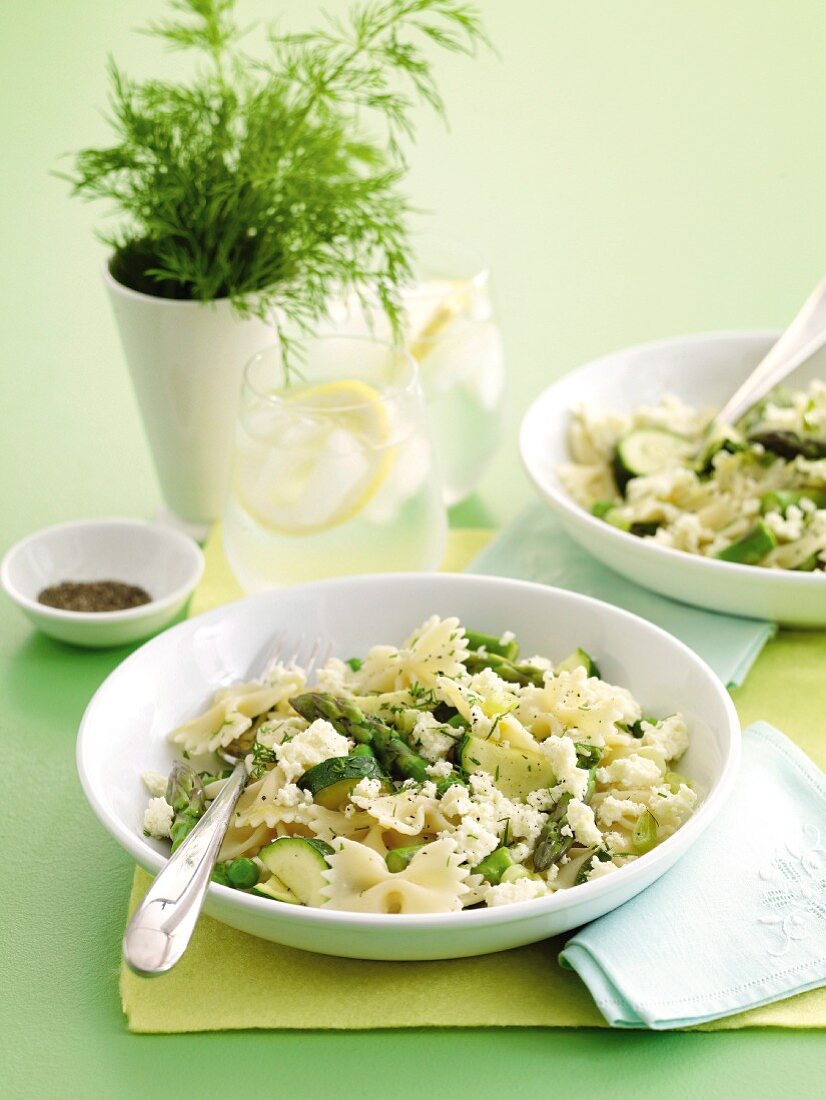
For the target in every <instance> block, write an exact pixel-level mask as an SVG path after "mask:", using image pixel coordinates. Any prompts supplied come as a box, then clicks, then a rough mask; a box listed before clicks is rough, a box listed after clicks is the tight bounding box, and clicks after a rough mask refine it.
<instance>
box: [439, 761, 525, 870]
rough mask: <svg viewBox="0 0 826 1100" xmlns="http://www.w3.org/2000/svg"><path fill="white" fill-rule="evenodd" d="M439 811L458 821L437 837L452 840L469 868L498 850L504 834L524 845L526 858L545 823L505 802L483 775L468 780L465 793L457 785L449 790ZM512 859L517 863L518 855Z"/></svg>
mask: <svg viewBox="0 0 826 1100" xmlns="http://www.w3.org/2000/svg"><path fill="white" fill-rule="evenodd" d="M440 807H441V810H442V812H443V813H444V814H445V815H446V816H448V817H454V816H455V817H458V818H459V821H458V824H456V825H451V826H449V827H448V828H446V829H444V830H443V831H442V832H440V833H439V836H451V837H453V839H454V840H455V841H456V844H457V845H458V851H459V852H460V854H461V855H462V858H463V859H464V860H465V861H466V862H467V863H468V864H469V865H470V866H471V867H475V866H476V865H477V864H478V863H479V862H480V861H481V860H482V859H484V858H485V856H487V855H490V853H491V852H492V851H494V850H495V849H496V848H498V847H499V845H500V844H501V842H502V836H503V834H504V833H505V831H506V830H507V833H508V836H509V837H510V840H511V842H512V843H513V844H516V845H518V844H519V842H522V843H523V844H525V845H527V850H526V851H525V853H524V856H527V854H528V852H529V851H530V850H531V849H532V848H533V845H534V844H535V843H536V840H537V838H538V836H539V833H540V831H541V829H542V826H543V825H544V823H545V821H546V819H547V815H546V814H544V813H542V812H541V811H539V810H536V809H534V807H532V806H529V805H526V804H525V803H522V802H512V801H511V800H510V799H509V798H506V797H505V795H504V794H502V792H501V791H500V790H499V789H498V788H497V787H496V786H495V785H494V782H493V779H492V778H491V777H490V776H489V775H487V774H485V773H483V772H478V773H476V774H475V775H472V776H471V777H470V786H469V789H465V788H463V787H461V786H459V785H458V784H457V785H455V786H453V787H449V788H448V789H447V791H446V792H445V794H444V796H443V797H442V799H441V803H440ZM516 856H517V862H519V858H518V856H519V853H518V852H517V853H516ZM524 856H523V857H522V858H524Z"/></svg>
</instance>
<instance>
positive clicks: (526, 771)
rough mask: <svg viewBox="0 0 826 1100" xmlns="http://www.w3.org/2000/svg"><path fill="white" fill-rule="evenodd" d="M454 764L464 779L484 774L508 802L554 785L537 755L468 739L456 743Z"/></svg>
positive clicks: (545, 763) (542, 758) (553, 778)
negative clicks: (465, 776)
mask: <svg viewBox="0 0 826 1100" xmlns="http://www.w3.org/2000/svg"><path fill="white" fill-rule="evenodd" d="M456 763H457V764H458V765H459V767H460V768H461V769H462V771H463V772H464V773H465V774H466V775H472V774H473V773H474V772H487V774H488V775H490V776H492V777H493V781H494V783H495V784H496V786H497V787H498V788H499V790H500V791H501V792H502V793H503V794H504V795H506V796H507V797H508V798H522V799H525V798H527V796H528V795H529V794H530V793H531V791H537V790H540V789H541V788H543V787H553V786H554V785H555V784H556V776H555V775H554V773H553V769H552V768H551V765H550V764H549V763H548V759H547V757H545V756H543V755H542V754H541V753H538V752H531V751H530V750H528V749H513V748H511V747H510V746H509V745H501V744H499V743H498V742H496V741H484V740H483V739H482V738H481V737H472V736H470V735H468V736H467V737H464V738H463V739H462V740H461V741H460V742H459V744H458V745H457V747H456Z"/></svg>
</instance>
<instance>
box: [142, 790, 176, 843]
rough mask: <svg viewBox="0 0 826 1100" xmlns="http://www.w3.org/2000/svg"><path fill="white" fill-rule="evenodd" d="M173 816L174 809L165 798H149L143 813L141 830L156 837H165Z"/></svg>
mask: <svg viewBox="0 0 826 1100" xmlns="http://www.w3.org/2000/svg"><path fill="white" fill-rule="evenodd" d="M174 817H175V811H174V810H173V809H172V807H171V806H170V805H169V803H168V802H167V801H166V799H165V798H150V799H149V802H148V803H147V806H146V810H145V812H144V815H143V831H144V832H145V833H148V834H149V836H154V837H157V838H158V839H160V838H162V837H167V836H169V835H170V830H171V829H172V821H173V818H174Z"/></svg>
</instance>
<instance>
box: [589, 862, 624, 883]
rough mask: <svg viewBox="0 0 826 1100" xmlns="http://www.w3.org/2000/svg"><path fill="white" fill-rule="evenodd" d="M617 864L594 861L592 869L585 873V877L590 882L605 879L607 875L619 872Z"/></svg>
mask: <svg viewBox="0 0 826 1100" xmlns="http://www.w3.org/2000/svg"><path fill="white" fill-rule="evenodd" d="M618 870H619V867H617V865H616V863H611V862H610V861H609V860H605V861H603V860H600V859H592V860H591V866H590V868H589V869H588V870H587V871H586V872H585V877H586V878H587V879H588V881H589V882H593V881H594V879H598V878H605V876H606V875H610V874H611V872H612V871H618Z"/></svg>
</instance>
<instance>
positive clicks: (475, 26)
mask: <svg viewBox="0 0 826 1100" xmlns="http://www.w3.org/2000/svg"><path fill="white" fill-rule="evenodd" d="M170 7H171V8H172V9H173V16H172V17H171V18H169V19H164V20H161V21H157V22H154V23H152V24H150V25H149V27H147V28H146V30H145V31H144V32H143V33H147V34H150V35H152V36H154V37H157V38H159V39H161V40H162V41H163V42H164V43H165V44H166V45H167V46H168V47H170V48H173V49H179V50H186V51H190V52H192V53H193V54H194V55H195V57H196V59H197V61H198V64H197V65H196V67H195V72H194V75H193V76H192V78H191V79H190V80H189V81H188V82H186V83H172V82H166V81H162V80H155V79H149V80H143V81H136V80H133V79H131V78H129V77H128V76H126V75H125V74H124V73H123V72H122V71H121V70H120V69H119V68H118V66H117V65H116V64H115V62H114V61H110V64H109V75H110V81H111V91H110V113H109V121H110V123H111V125H112V128H113V129H114V132H115V135H116V141H115V143H114V144H112V145H110V146H108V147H106V148H100V149H84V150H82V151H81V152H79V153H78V154H76V156H75V160H74V172H73V173H72V174H70V175H68V176H66V177H65V178H67V179H68V180H69V181H70V183H71V184H72V190H73V193H74V194H76V195H80V196H82V197H84V198H86V199H104V200H108V201H109V202H110V203H111V205H112V207H113V208H114V212H115V213H116V214H118V215H119V222H118V225H117V227H116V228H115V229H114V230H112V231H109V232H104V233H101V234H100V236H101V239H102V240H103V241H104V242H105V243H107V244H108V245H109V246H110V247H111V248H112V249H113V251H114V258H113V261H112V274H113V275H114V276H115V278H117V279H118V280H119V281H120V282H121V283H124V284H125V285H127V286H129V287H132V288H133V289H135V290H139V291H142V292H144V293H148V294H151V295H155V296H159V297H164V298H180V299H190V300H197V301H204V302H207V301H212V300H214V299H218V298H229V299H230V300H231V302H232V304H233V306H234V307H235V308H236V310H237V311H238V312H239V313H240V314H241V315H250V314H254V315H256V316H259V317H262V318H266V319H271V320H274V321H275V322H276V324H277V325H278V327H279V331H280V333H281V337H282V341H285V342H286V341H288V333H287V330H289V332H291V333H295V334H306V333H308V332H310V331H311V330H312V328H313V326H314V324H315V323H316V322H317V321H318V320H319V319H320V318H321V317H323V315H324V314H325V312H326V309H327V307H328V303H329V300H330V298H331V296H332V295H334V294H337V293H346V292H348V291H355V292H356V293H357V294H358V295H359V297H360V298H361V299H362V301H363V303H364V304H365V306H366V307H367V308H368V309H369V303H370V300H371V299H375V300H377V302H378V304H379V306H380V308H381V309H383V311H384V312H385V313H386V314H387V316H388V318H389V320H390V322H391V324H392V326H393V328H394V329H395V330H396V331H397V332H398V330H399V325H400V303H399V293H398V292H399V287H400V285H401V283H402V282H403V281H404V280H405V279H406V278H408V277H409V274H410V243H409V239H408V234H407V229H406V216H407V214H408V212H409V205H408V202H407V200H406V199H405V197H404V196H403V194H402V193H401V191H400V189H399V184H400V181H401V179H402V178H403V176H404V173H405V170H406V157H405V151H404V144H405V142H409V140H410V139H411V138H412V137H413V123H412V120H411V111H412V108H413V106H414V104H415V103H416V102H417V101H422V100H423V101H424V102H426V103H428V104H430V106H431V107H432V108H433V109H434V110H435V111H437V112H438V113H440V114H441V113H443V110H444V105H443V102H442V99H441V96H440V94H439V91H438V88H437V86H436V83H435V80H434V76H433V72H432V65H431V62H430V60H429V59H428V56H427V54H426V52H425V50H426V47H427V46H428V45H429V44H435V45H437V46H439V47H441V48H443V49H445V50H447V51H449V52H452V53H458V54H467V55H472V54H473V53H474V52H475V49H476V46H477V44H478V43H479V42H481V41H485V38H484V33H483V31H482V28H481V25H480V21H479V17H478V15H477V13H476V10H475V9H474V8H473V7H472V6H471V5H469V4H466V3H463V2H461V0H372V2H369V3H366V4H363V5H360V6H357V7H355V8H353V9H352V10H351V12H350V14H349V17H348V18H347V19H344V20H342V19H339V18H337V17H334V16H332V15H326V16H325V21H324V22H323V24H322V25H321V26H320V27H319V28H318V29H316V30H313V31H310V32H307V33H303V34H281V33H279V31H278V29H277V28H272V29H270V30H269V33H268V36H267V43H268V45H267V52H266V56H264V57H255V56H251V55H249V54H247V53H246V52H245V50H244V49H243V48H242V45H241V43H242V39H243V38H244V36H245V35H246V33H247V30H248V29H249V28H242V27H241V26H240V25H239V24H238V22H237V21H236V18H235V11H234V9H235V0H170Z"/></svg>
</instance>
